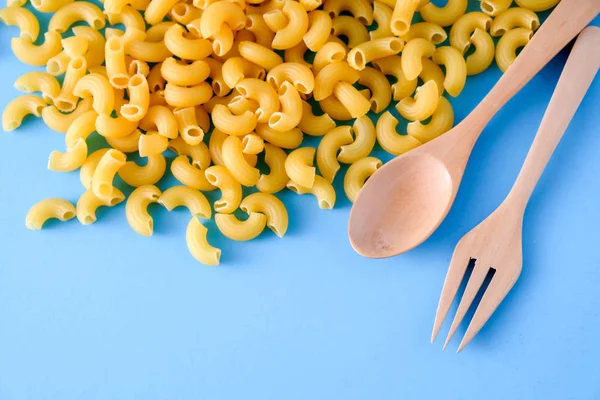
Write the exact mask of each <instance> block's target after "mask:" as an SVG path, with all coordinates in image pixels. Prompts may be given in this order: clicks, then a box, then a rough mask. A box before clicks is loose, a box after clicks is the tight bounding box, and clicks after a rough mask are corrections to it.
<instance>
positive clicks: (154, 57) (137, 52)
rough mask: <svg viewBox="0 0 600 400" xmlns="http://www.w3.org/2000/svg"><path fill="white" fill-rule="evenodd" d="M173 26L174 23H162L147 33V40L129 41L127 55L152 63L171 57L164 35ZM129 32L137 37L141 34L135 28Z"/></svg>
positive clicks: (135, 39)
mask: <svg viewBox="0 0 600 400" xmlns="http://www.w3.org/2000/svg"><path fill="white" fill-rule="evenodd" d="M146 15H148V14H146ZM172 25H173V23H172V22H161V23H160V24H157V25H154V26H152V28H150V29H148V31H146V39H140V38H134V39H132V40H130V41H128V43H127V46H126V50H127V54H129V55H130V56H131V57H133V58H135V59H136V60H140V61H145V62H152V63H159V62H162V61H164V60H166V59H167V58H169V57H171V56H172V55H173V53H171V51H170V50H169V49H168V48H167V46H166V45H165V42H164V35H165V33H166V32H167V30H168V29H169V28H170V27H171V26H172ZM129 31H131V34H132V35H134V34H135V35H136V36H138V35H139V33H140V32H141V31H140V30H139V29H136V28H133V27H132V28H130V29H129ZM141 33H143V32H141Z"/></svg>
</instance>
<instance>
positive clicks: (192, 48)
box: [164, 24, 229, 60]
mask: <svg viewBox="0 0 600 400" xmlns="http://www.w3.org/2000/svg"><path fill="white" fill-rule="evenodd" d="M164 40H165V46H167V49H169V51H170V52H171V53H173V55H175V56H177V57H179V58H181V59H184V60H202V59H204V58H206V57H208V56H209V55H211V53H212V45H211V43H210V42H209V41H208V40H206V39H199V38H189V37H186V31H185V29H184V28H183V26H181V25H178V24H174V25H171V27H170V28H169V29H168V30H167V32H166V33H165V37H164ZM228 50H229V49H227V51H228Z"/></svg>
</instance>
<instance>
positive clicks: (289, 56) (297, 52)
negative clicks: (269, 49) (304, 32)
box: [283, 41, 311, 68]
mask: <svg viewBox="0 0 600 400" xmlns="http://www.w3.org/2000/svg"><path fill="white" fill-rule="evenodd" d="M307 52H308V47H306V43H304V41H302V42H300V43H298V44H297V45H295V46H294V47H291V48H289V49H285V51H284V52H283V59H284V60H285V62H289V63H291V62H293V63H298V64H302V65H304V66H305V67H308V68H310V67H311V65H310V64H309V63H308V62H307V61H306V60H305V59H304V57H305V55H306V53H307Z"/></svg>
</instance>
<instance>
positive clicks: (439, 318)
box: [431, 243, 470, 343]
mask: <svg viewBox="0 0 600 400" xmlns="http://www.w3.org/2000/svg"><path fill="white" fill-rule="evenodd" d="M469 263H470V258H469V257H468V255H466V254H464V252H462V251H461V246H460V243H459V244H458V245H457V246H456V249H455V250H454V254H453V255H452V260H451V261H450V267H449V268H448V273H447V274H446V280H445V281H444V286H443V287H442V294H440V301H439V303H438V308H437V311H436V313H435V320H434V322H433V332H432V333H431V343H433V342H434V341H435V338H436V337H437V334H438V333H439V331H440V328H441V327H442V323H443V322H444V320H445V319H446V315H448V311H449V310H450V306H451V305H452V302H453V301H454V298H455V297H456V293H457V292H458V288H459V286H460V283H461V282H462V280H463V278H464V277H465V273H466V272H467V268H468V267H469Z"/></svg>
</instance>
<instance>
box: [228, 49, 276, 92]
mask: <svg viewBox="0 0 600 400" xmlns="http://www.w3.org/2000/svg"><path fill="white" fill-rule="evenodd" d="M221 74H222V75H223V80H224V81H225V83H226V84H227V86H228V87H229V88H234V87H235V86H236V85H237V84H238V83H239V82H240V81H242V80H243V79H244V78H256V79H260V80H263V79H265V74H266V72H265V70H264V69H263V68H261V67H259V66H258V65H256V64H254V63H252V62H250V61H248V60H246V59H244V58H242V57H232V58H229V59H227V61H225V62H224V63H223V67H222V69H221Z"/></svg>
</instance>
